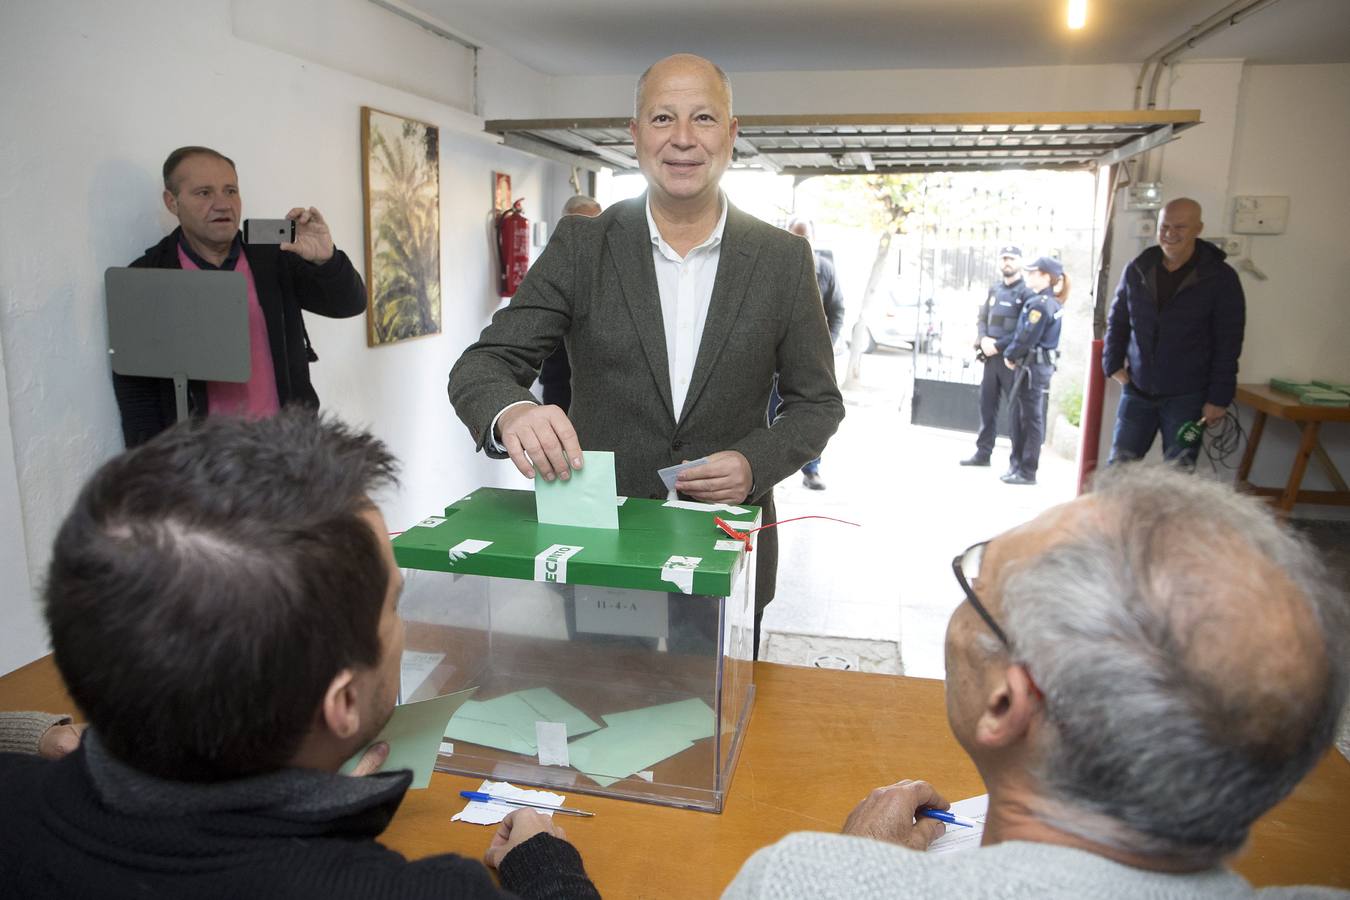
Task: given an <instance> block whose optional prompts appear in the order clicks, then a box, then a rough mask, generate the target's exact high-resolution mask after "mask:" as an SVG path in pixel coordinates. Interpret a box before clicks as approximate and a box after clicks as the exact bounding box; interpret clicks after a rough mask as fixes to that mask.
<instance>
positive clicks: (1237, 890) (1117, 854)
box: [723, 465, 1350, 900]
mask: <svg viewBox="0 0 1350 900" xmlns="http://www.w3.org/2000/svg"><path fill="white" fill-rule="evenodd" d="M1197 511H1203V514H1197ZM953 568H954V570H955V575H956V580H957V582H958V584H959V590H960V591H961V592H963V593H964V595H965V601H964V602H963V603H962V604H961V605H960V606H958V607H957V608H956V611H955V612H954V613H952V617H951V621H950V622H949V624H948V626H947V644H946V654H947V656H946V659H947V688H946V690H947V721H948V724H949V726H950V727H951V730H952V733H953V735H955V737H956V739H957V741H958V742H959V743H960V744H961V747H962V749H963V750H965V752H966V753H967V754H968V755H969V756H970V759H971V761H972V762H974V764H975V767H976V768H977V769H978V770H979V773H980V777H981V778H982V779H983V780H984V784H985V787H986V788H987V789H988V793H989V810H988V814H987V816H986V819H985V826H984V833H983V837H982V840H981V842H980V843H981V846H979V847H978V848H976V849H971V850H968V851H966V852H963V853H948V854H934V853H929V852H926V851H927V849H928V845H929V844H930V842H932V841H933V840H934V839H935V838H936V837H937V836H938V835H940V834H942V832H943V826H942V824H941V823H939V822H936V821H934V820H933V819H931V818H928V817H923V816H916V814H917V813H919V812H920V811H921V810H923V809H925V808H927V809H945V808H947V806H948V802H947V800H946V799H944V798H943V796H942V794H941V790H942V785H941V784H929V783H927V782H924V781H900V782H897V783H895V784H892V785H888V786H886V787H882V788H878V789H876V790H875V791H873V792H872V793H871V795H870V796H868V797H867V798H866V799H864V800H863V801H862V802H861V803H860V804H858V806H857V808H855V809H854V810H853V813H852V814H851V815H850V816H849V817H848V820H847V821H846V822H845V823H844V826H843V831H844V835H843V836H841V835H830V834H819V833H809V832H808V833H802V834H795V835H791V836H789V837H787V838H785V839H784V840H782V841H780V842H779V843H777V844H775V845H773V846H772V847H769V848H767V849H765V850H762V851H760V852H759V853H757V854H755V855H754V856H753V857H751V859H750V861H749V862H748V863H747V864H746V866H745V868H744V869H743V870H742V872H741V874H740V875H739V876H738V877H737V879H736V881H735V882H734V883H733V884H732V885H731V887H730V889H729V890H728V891H727V892H726V893H725V894H724V895H723V897H724V900H760V898H765V900H767V898H774V900H797V898H801V900H806V898H811V900H818V898H845V897H847V898H855V897H898V896H915V897H961V898H976V900H979V898H990V900H993V898H1000V900H1014V898H1021V897H1026V898H1037V900H1043V898H1080V897H1092V898H1095V900H1115V898H1121V900H1124V898H1136V897H1150V898H1158V900H1163V898H1175V900H1183V898H1185V900H1206V898H1214V900H1218V898H1224V900H1229V898H1254V897H1266V898H1274V897H1282V898H1290V900H1292V898H1295V897H1299V898H1312V897H1327V898H1330V897H1345V896H1346V895H1345V894H1344V893H1343V892H1341V891H1331V890H1327V891H1326V892H1325V893H1324V892H1322V891H1320V890H1317V889H1308V888H1265V889H1263V890H1260V891H1257V890H1253V888H1252V887H1251V886H1250V885H1249V884H1248V883H1247V882H1246V881H1244V880H1243V878H1242V877H1241V876H1239V875H1237V874H1236V873H1234V872H1233V871H1231V870H1230V869H1229V868H1228V867H1227V863H1228V862H1229V861H1231V860H1232V858H1233V857H1234V855H1236V854H1237V853H1238V852H1239V851H1240V850H1241V849H1242V847H1243V845H1244V844H1245V843H1246V840H1247V835H1248V832H1249V830H1250V829H1251V826H1252V823H1253V822H1255V821H1256V820H1257V819H1258V818H1259V817H1260V816H1262V815H1263V814H1264V813H1265V812H1266V811H1267V810H1268V809H1270V808H1271V807H1272V806H1274V805H1275V804H1276V803H1278V802H1279V801H1280V800H1281V799H1283V798H1284V797H1285V796H1286V795H1287V794H1288V793H1289V792H1290V791H1292V790H1293V789H1294V787H1295V786H1296V785H1297V784H1298V783H1299V781H1300V780H1301V779H1302V778H1303V776H1304V775H1305V774H1307V772H1308V771H1309V770H1310V769H1312V767H1313V766H1314V765H1316V764H1317V762H1318V760H1319V759H1321V758H1322V755H1323V754H1324V753H1325V752H1326V750H1327V748H1328V746H1329V745H1330V743H1331V737H1332V735H1333V734H1334V733H1335V725H1336V719H1337V716H1338V715H1339V713H1340V711H1341V708H1342V705H1343V704H1344V702H1345V697H1346V676H1347V665H1350V656H1348V655H1347V654H1350V647H1347V644H1346V638H1347V622H1346V612H1347V610H1346V595H1345V592H1344V591H1343V590H1342V589H1341V587H1340V585H1339V584H1337V582H1336V581H1335V580H1333V579H1332V578H1331V577H1330V575H1329V573H1328V572H1327V570H1326V567H1325V566H1324V565H1323V564H1322V563H1321V562H1320V561H1319V559H1318V557H1317V554H1316V553H1315V552H1313V551H1312V549H1311V548H1309V547H1308V546H1307V545H1306V544H1305V543H1304V542H1303V541H1301V540H1300V539H1299V538H1298V536H1297V535H1296V534H1295V533H1294V532H1292V531H1290V530H1289V529H1287V528H1284V527H1282V526H1281V525H1280V524H1279V523H1278V522H1277V521H1276V520H1275V518H1274V516H1273V515H1272V514H1271V512H1270V510H1269V509H1268V508H1267V507H1266V505H1265V504H1264V503H1262V502H1261V501H1260V500H1259V499H1257V498H1255V497H1246V496H1242V495H1240V494H1238V493H1236V492H1235V491H1233V490H1232V489H1231V488H1229V487H1226V486H1223V485H1220V484H1217V483H1215V482H1213V481H1210V480H1207V479H1203V478H1192V477H1189V476H1188V475H1185V474H1183V473H1181V472H1178V471H1175V470H1173V469H1171V468H1168V467H1162V466H1144V465H1138V466H1122V467H1117V468H1116V469H1114V470H1108V471H1106V472H1104V473H1103V475H1102V478H1101V479H1099V483H1098V484H1097V485H1096V487H1095V489H1094V491H1093V492H1092V493H1090V494H1085V495H1083V496H1082V497H1080V498H1078V499H1077V500H1075V501H1073V502H1072V503H1068V504H1065V505H1063V506H1059V507H1055V508H1054V509H1051V510H1049V511H1047V512H1045V513H1043V514H1042V515H1040V516H1039V517H1037V518H1036V519H1035V520H1033V521H1031V522H1029V523H1027V524H1025V525H1023V526H1021V527H1020V528H1015V529H1013V530H1012V531H1009V532H1006V533H1004V534H1002V535H1000V536H998V537H995V538H994V539H993V540H991V541H987V542H984V543H981V544H976V545H975V546H973V547H970V548H969V549H967V550H966V551H965V552H963V553H961V554H960V555H958V556H957V557H956V559H955V560H954V561H953ZM954 587H955V586H954ZM878 749H881V750H887V751H890V752H892V753H893V758H894V759H895V764H896V767H897V774H899V771H898V770H901V769H903V768H904V765H905V748H904V747H893V748H862V750H859V751H858V752H863V751H871V752H877V750H878ZM949 827H952V826H949Z"/></svg>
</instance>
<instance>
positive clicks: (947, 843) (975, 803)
mask: <svg viewBox="0 0 1350 900" xmlns="http://www.w3.org/2000/svg"><path fill="white" fill-rule="evenodd" d="M947 811H948V812H950V813H951V814H952V815H954V816H960V817H961V818H963V819H969V820H970V821H972V822H974V823H975V827H974V828H963V827H962V826H960V825H948V826H947V830H946V831H945V832H944V833H943V835H942V837H940V838H938V839H937V840H936V841H933V843H931V844H929V845H928V852H929V853H956V852H958V851H960V850H974V849H975V848H976V847H978V846H980V841H981V840H982V839H983V838H984V819H985V816H987V815H988V814H989V795H988V794H980V796H978V797H968V798H966V799H965V800H958V801H956V802H955V803H953V804H952V808H951V809H949V810H947Z"/></svg>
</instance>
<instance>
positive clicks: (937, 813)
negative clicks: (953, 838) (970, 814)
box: [915, 809, 975, 828]
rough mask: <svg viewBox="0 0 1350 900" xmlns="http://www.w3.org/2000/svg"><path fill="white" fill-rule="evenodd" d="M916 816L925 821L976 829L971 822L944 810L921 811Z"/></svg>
mask: <svg viewBox="0 0 1350 900" xmlns="http://www.w3.org/2000/svg"><path fill="white" fill-rule="evenodd" d="M915 815H916V816H921V817H923V818H925V819H937V820H938V821H939V822H946V823H947V824H948V825H960V826H961V827H962V828H974V827H975V823H974V822H972V821H970V820H969V819H963V818H961V817H960V816H954V815H952V814H951V813H949V812H947V811H946V810H942V809H921V810H919V811H918V812H917V813H915Z"/></svg>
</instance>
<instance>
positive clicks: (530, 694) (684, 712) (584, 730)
mask: <svg viewBox="0 0 1350 900" xmlns="http://www.w3.org/2000/svg"><path fill="white" fill-rule="evenodd" d="M601 718H602V719H604V720H605V726H604V727H603V728H602V727H601V726H600V725H598V724H596V723H595V722H594V721H593V720H592V719H591V718H590V717H588V716H587V715H586V714H585V713H583V712H582V711H581V710H579V709H577V708H576V707H575V706H573V705H572V704H570V703H568V702H567V701H566V700H564V699H562V698H561V697H559V696H558V695H557V694H555V693H554V692H553V691H551V690H549V689H548V688H531V689H530V690H526V691H516V692H514V693H510V694H503V695H502V696H500V697H495V698H493V699H491V700H482V701H477V700H470V701H468V702H466V703H465V704H464V705H463V706H461V707H460V708H459V711H458V712H456V713H455V717H454V718H453V719H451V720H450V723H449V725H447V726H446V729H445V736H446V738H448V739H450V740H457V741H465V742H468V743H472V744H478V745H479V746H483V747H494V748H496V749H498V750H505V751H507V752H508V753H519V754H521V755H524V756H534V755H535V754H537V753H538V752H539V745H538V742H537V740H536V738H535V727H534V726H535V723H536V722H561V723H563V724H564V725H566V726H567V737H568V740H569V744H568V748H567V750H568V757H569V759H570V760H571V763H572V767H573V768H575V769H577V770H578V771H580V772H581V773H582V774H584V775H586V776H587V777H588V778H590V779H591V780H593V781H594V782H595V783H596V784H598V785H600V786H601V787H609V786H610V785H611V784H613V783H614V782H616V781H621V780H623V779H624V778H628V777H629V776H631V775H634V774H636V773H638V772H641V771H643V770H645V769H648V768H650V767H651V766H654V765H656V764H657V763H659V762H661V761H662V760H664V759H669V758H670V757H672V756H674V755H676V754H677V753H682V752H683V751H685V750H688V749H689V748H690V747H692V746H693V745H694V741H698V740H702V739H704V738H709V737H712V736H713V733H714V731H715V728H714V718H715V713H714V712H713V710H712V707H710V706H708V704H707V703H704V702H703V701H702V700H700V699H698V698H697V697H693V698H690V699H688V700H680V701H677V702H675V703H662V704H659V705H657V706H647V707H643V708H641V709H630V710H626V711H624V712H617V713H609V714H607V715H603V716H601ZM572 738H577V740H572Z"/></svg>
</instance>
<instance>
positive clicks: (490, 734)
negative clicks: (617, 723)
mask: <svg viewBox="0 0 1350 900" xmlns="http://www.w3.org/2000/svg"><path fill="white" fill-rule="evenodd" d="M535 722H561V723H563V724H564V725H566V726H567V736H568V737H569V738H572V737H576V736H578V735H583V734H586V733H587V732H590V731H595V730H596V729H597V728H599V727H600V726H599V725H597V724H596V723H595V722H593V721H592V720H591V719H590V717H588V716H587V715H586V714H585V713H583V712H582V711H581V710H579V709H577V708H576V707H575V706H573V705H572V704H570V703H568V702H567V701H566V700H564V699H563V698H561V697H559V696H558V695H557V694H555V693H553V691H551V690H549V689H548V688H531V689H529V690H527V691H516V692H514V693H511V694H503V695H502V696H500V697H495V698H493V699H491V700H483V701H477V700H470V701H469V702H467V703H465V704H464V705H463V706H461V707H460V708H459V711H458V712H456V713H455V717H454V718H453V719H451V720H450V724H449V725H448V726H446V729H445V736H446V737H447V738H450V739H451V740H456V741H467V742H469V743H471V744H478V745H480V746H483V747H495V748H496V749H498V750H505V751H507V752H508V753H521V754H524V755H526V756H533V755H534V754H536V753H538V752H539V746H538V744H537V743H536V741H535V736H534V735H535V731H534V723H535Z"/></svg>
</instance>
